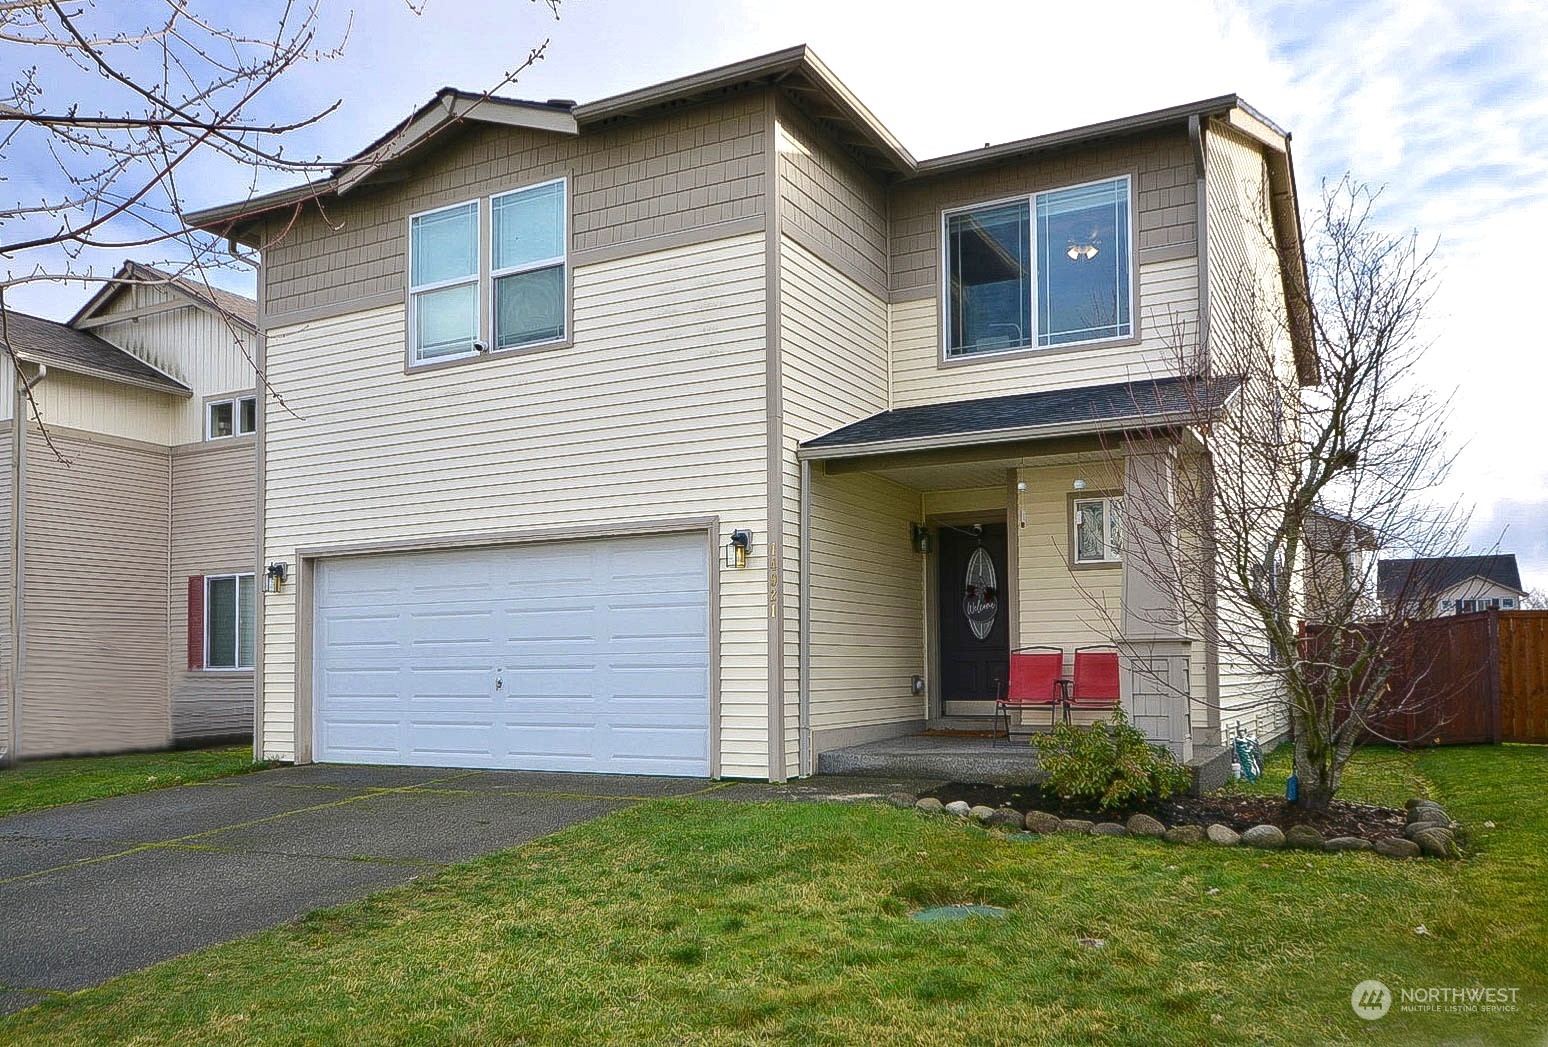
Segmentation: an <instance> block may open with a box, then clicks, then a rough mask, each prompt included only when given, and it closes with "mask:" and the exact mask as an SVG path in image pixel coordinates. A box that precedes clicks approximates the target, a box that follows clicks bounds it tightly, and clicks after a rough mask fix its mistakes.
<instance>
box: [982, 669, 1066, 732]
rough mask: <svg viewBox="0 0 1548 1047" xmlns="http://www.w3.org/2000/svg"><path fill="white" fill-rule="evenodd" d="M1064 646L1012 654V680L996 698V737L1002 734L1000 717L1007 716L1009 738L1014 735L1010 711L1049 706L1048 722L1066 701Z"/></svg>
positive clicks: (1006, 727)
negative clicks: (1011, 733)
mask: <svg viewBox="0 0 1548 1047" xmlns="http://www.w3.org/2000/svg"><path fill="white" fill-rule="evenodd" d="M1063 676H1064V649H1063V648H1061V647H1023V648H1021V649H1020V650H1016V651H1012V652H1011V656H1010V682H1009V684H1008V685H1007V686H1006V687H1004V688H1003V689H1002V690H1001V692H1000V695H999V697H997V698H996V699H995V700H994V725H993V727H992V731H993V734H994V736H995V737H999V734H1000V717H1001V716H1002V715H1003V716H1004V717H1005V737H1006V738H1009V737H1010V711H1011V710H1012V709H1028V708H1035V707H1038V706H1044V705H1046V706H1048V709H1049V713H1048V723H1049V724H1050V726H1051V725H1052V724H1053V719H1054V711H1055V710H1056V709H1058V707H1059V705H1060V704H1061V703H1062V702H1063V701H1064V700H1065V697H1066V696H1065V694H1064V687H1063V684H1062V677H1063Z"/></svg>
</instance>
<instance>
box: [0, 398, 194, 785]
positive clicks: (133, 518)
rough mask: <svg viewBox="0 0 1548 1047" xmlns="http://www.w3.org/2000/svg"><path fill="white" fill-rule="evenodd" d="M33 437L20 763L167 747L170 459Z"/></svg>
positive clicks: (103, 444)
mask: <svg viewBox="0 0 1548 1047" xmlns="http://www.w3.org/2000/svg"><path fill="white" fill-rule="evenodd" d="M54 441H55V443H56V445H58V447H59V449H60V451H61V452H63V454H64V455H65V456H66V457H67V458H68V459H69V462H70V464H69V465H65V464H63V463H61V462H60V461H58V460H57V459H56V458H55V457H54V456H53V455H52V454H51V453H50V452H49V450H48V448H47V447H46V446H45V444H44V442H43V440H42V438H41V435H40V434H39V433H38V431H37V430H36V428H32V430H31V431H30V432H29V433H28V434H27V440H26V453H27V463H26V466H27V473H28V478H27V498H26V506H25V519H26V523H25V526H26V552H25V558H24V561H23V572H24V581H23V601H24V605H23V606H24V608H25V619H24V625H25V629H26V637H27V641H26V655H25V659H26V661H25V667H24V671H23V675H22V680H21V684H22V691H23V697H22V733H21V747H20V751H21V754H22V755H23V756H29V757H31V756H47V755H51V754H57V753H68V752H104V751H111V750H117V749H136V748H152V747H157V746H162V745H165V744H167V742H168V741H169V740H170V738H171V725H170V723H169V720H168V715H167V572H168V566H169V565H168V558H167V530H168V525H169V521H168V502H169V487H168V485H169V479H170V477H169V473H170V468H169V460H168V457H167V455H166V453H165V452H162V451H156V450H151V449H144V448H135V447H129V446H124V445H119V444H115V443H108V442H96V441H90V440H87V439H83V438H79V437H74V436H67V435H64V434H62V433H55V434H54Z"/></svg>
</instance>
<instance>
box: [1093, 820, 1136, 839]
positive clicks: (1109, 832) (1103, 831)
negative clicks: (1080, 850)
mask: <svg viewBox="0 0 1548 1047" xmlns="http://www.w3.org/2000/svg"><path fill="white" fill-rule="evenodd" d="M1091 835H1092V836H1127V835H1129V830H1127V829H1125V828H1124V827H1123V826H1121V825H1119V824H1118V823H1117V822H1097V823H1096V824H1095V825H1093V826H1092V827H1091Z"/></svg>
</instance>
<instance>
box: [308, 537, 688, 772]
mask: <svg viewBox="0 0 1548 1047" xmlns="http://www.w3.org/2000/svg"><path fill="white" fill-rule="evenodd" d="M708 552H709V550H708V549H707V548H706V542H705V540H704V538H703V537H702V536H687V535H662V536H652V537H648V538H629V539H608V540H597V541H588V542H572V543H568V544H555V545H534V546H520V547H509V548H503V549H486V550H473V551H467V550H458V551H451V550H448V551H438V552H434V553H415V554H392V555H384V556H369V557H360V558H351V559H348V560H339V561H324V562H323V563H321V564H319V567H318V570H317V572H316V575H315V578H316V588H315V590H314V605H315V606H316V612H315V614H316V622H317V624H316V626H315V628H316V631H317V642H316V644H315V645H314V652H315V658H316V661H317V665H316V667H315V669H314V673H313V679H314V686H315V687H316V688H317V693H316V694H315V696H314V708H315V709H316V716H317V718H318V719H317V727H316V729H315V739H316V743H317V744H316V752H317V754H318V755H317V758H318V759H320V760H338V761H353V762H370V763H409V764H417V765H421V766H448V767H506V768H513V769H533V770H577V771H601V772H612V773H644V774H679V775H702V774H707V773H708V772H709V745H710V742H709V627H710V626H709V597H708V578H709V572H708V568H707V555H708Z"/></svg>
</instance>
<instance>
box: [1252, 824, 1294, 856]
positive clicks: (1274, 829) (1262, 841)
mask: <svg viewBox="0 0 1548 1047" xmlns="http://www.w3.org/2000/svg"><path fill="white" fill-rule="evenodd" d="M1284 845H1285V834H1284V833H1282V832H1280V831H1279V827H1278V826H1277V825H1254V826H1253V827H1252V828H1251V829H1248V830H1247V831H1246V832H1244V833H1242V846H1243V847H1257V848H1260V849H1261V850H1265V851H1277V850H1279V849H1280V848H1281V847H1283V846H1284Z"/></svg>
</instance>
